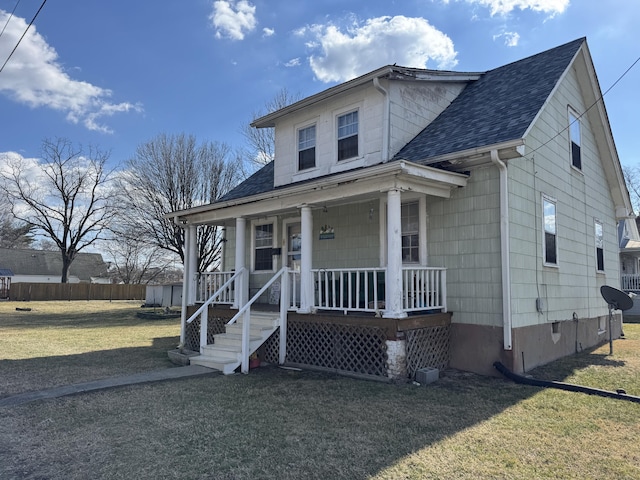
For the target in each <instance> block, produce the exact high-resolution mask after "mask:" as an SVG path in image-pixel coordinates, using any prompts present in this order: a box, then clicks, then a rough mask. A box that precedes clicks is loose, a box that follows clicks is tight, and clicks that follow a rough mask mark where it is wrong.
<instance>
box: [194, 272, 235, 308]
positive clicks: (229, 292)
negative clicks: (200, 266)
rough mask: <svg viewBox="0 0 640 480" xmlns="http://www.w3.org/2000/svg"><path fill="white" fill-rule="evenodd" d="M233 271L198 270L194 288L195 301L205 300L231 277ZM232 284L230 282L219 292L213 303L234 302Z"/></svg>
mask: <svg viewBox="0 0 640 480" xmlns="http://www.w3.org/2000/svg"><path fill="white" fill-rule="evenodd" d="M234 273H235V272H200V273H199V274H198V283H197V288H196V303H200V302H206V301H207V300H208V299H209V298H210V297H211V295H212V294H213V293H214V292H217V291H218V290H220V287H222V286H223V285H225V284H226V283H227V281H228V280H229V279H230V278H231V277H233V275H234ZM233 294H234V284H233V283H231V284H230V285H228V286H227V287H226V288H225V289H224V290H222V291H221V292H220V295H219V296H218V299H217V300H216V302H215V303H225V304H226V303H228V304H232V303H233V302H234V295H233Z"/></svg>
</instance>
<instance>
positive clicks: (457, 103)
mask: <svg viewBox="0 0 640 480" xmlns="http://www.w3.org/2000/svg"><path fill="white" fill-rule="evenodd" d="M584 41H585V39H584V38H580V39H577V40H574V41H572V42H569V43H566V44H564V45H560V46H559V47H555V48H552V49H550V50H547V51H545V52H542V53H539V54H537V55H533V56H531V57H527V58H524V59H522V60H518V61H516V62H513V63H510V64H508V65H504V66H502V67H498V68H495V69H493V70H489V71H488V72H485V73H483V74H482V76H481V77H480V78H479V79H478V80H475V81H471V82H470V83H469V84H468V85H467V86H466V87H465V88H464V90H463V91H462V92H461V93H460V95H459V96H458V97H456V99H455V100H454V101H453V102H452V103H451V105H449V107H447V108H446V109H445V110H444V111H443V112H442V113H441V114H440V115H439V116H438V117H437V118H436V119H435V120H434V121H433V122H431V123H430V124H429V125H428V126H427V127H426V128H425V129H424V130H422V131H421V132H420V133H419V134H418V135H417V136H416V137H415V138H414V139H413V140H411V141H410V142H409V143H408V144H407V145H405V146H404V147H403V148H402V149H401V150H400V151H399V152H398V153H397V154H396V155H395V156H394V158H393V159H392V160H408V161H411V162H416V163H421V164H423V165H428V164H429V163H433V162H430V161H429V159H430V158H433V157H437V156H440V155H445V154H447V153H453V152H459V151H464V150H468V149H472V148H476V147H482V146H487V145H494V144H498V143H502V142H507V141H509V140H515V139H519V138H522V137H523V135H524V133H525V131H526V130H527V128H528V127H529V125H530V124H531V122H533V120H534V118H535V116H536V115H537V113H538V112H539V111H540V109H541V108H542V106H543V105H544V102H545V101H546V100H547V98H548V97H549V95H550V94H551V92H552V90H553V88H554V87H555V86H556V84H557V82H558V80H559V79H560V76H561V75H562V74H563V73H564V71H565V70H566V69H567V67H568V66H569V63H570V62H571V60H572V59H573V57H574V56H575V54H576V52H577V51H578V49H579V48H580V46H581V45H582V43H583V42H584ZM273 171H274V162H271V163H269V164H267V165H265V166H264V167H263V168H262V169H260V170H258V171H257V172H256V173H254V174H253V175H252V176H251V177H249V178H248V179H247V180H245V181H244V182H242V183H241V184H240V185H238V186H237V187H236V188H234V189H233V190H231V191H230V192H229V193H227V194H226V195H225V196H224V197H222V198H221V199H220V200H219V201H218V202H225V201H229V200H236V199H239V198H243V197H248V196H252V195H258V194H260V193H266V192H269V191H271V190H274V189H275V188H274V185H273V182H274V177H273ZM216 203H217V202H216Z"/></svg>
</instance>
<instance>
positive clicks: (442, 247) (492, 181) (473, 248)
mask: <svg viewBox="0 0 640 480" xmlns="http://www.w3.org/2000/svg"><path fill="white" fill-rule="evenodd" d="M427 215H428V226H427V240H428V242H427V248H428V253H429V265H430V266H437V267H446V268H447V306H448V309H449V311H451V312H454V315H453V321H455V322H460V323H471V324H478V325H501V324H502V323H501V322H502V317H501V312H502V290H501V288H502V279H501V266H500V263H501V261H500V197H499V195H498V170H497V169H495V168H493V167H487V168H482V169H478V170H475V171H473V172H472V174H471V177H470V178H469V182H468V183H467V186H466V187H465V188H461V189H458V190H455V191H453V192H452V196H451V198H450V199H434V198H429V199H428V200H427Z"/></svg>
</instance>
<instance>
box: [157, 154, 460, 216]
mask: <svg viewBox="0 0 640 480" xmlns="http://www.w3.org/2000/svg"><path fill="white" fill-rule="evenodd" d="M467 178H468V176H467V175H465V174H461V173H456V172H449V171H446V170H443V169H439V168H433V167H428V166H422V165H416V164H413V163H410V162H403V161H396V162H390V163H386V164H380V165H374V166H370V167H364V168H358V169H354V170H349V171H346V172H342V173H338V174H332V175H327V176H325V177H320V178H314V179H312V180H308V181H303V182H297V183H295V184H291V185H283V186H281V187H274V186H273V162H271V163H269V164H267V165H266V166H264V167H263V168H262V169H261V170H259V171H258V172H256V173H254V174H253V175H252V176H251V177H249V178H248V179H247V180H245V181H244V182H243V183H242V184H240V185H239V186H238V187H236V189H234V190H232V191H231V192H230V193H229V194H227V195H226V196H224V197H222V198H221V199H220V200H219V201H217V202H216V203H213V204H210V205H202V206H200V207H195V208H192V209H189V210H183V211H179V212H173V213H170V214H167V215H166V216H167V217H169V218H174V219H175V220H176V221H177V220H178V219H180V220H181V221H183V222H186V223H193V224H201V223H211V224H223V223H224V221H226V220H230V219H233V218H237V217H251V216H252V215H261V216H264V215H267V214H275V213H279V212H284V211H293V210H295V209H297V208H298V207H300V206H302V205H318V206H321V205H326V204H328V203H335V202H340V201H343V200H346V201H353V200H355V201H357V200H358V199H359V198H361V199H366V198H372V197H374V196H379V195H380V194H381V193H382V192H386V191H389V190H392V189H398V190H402V191H411V192H419V193H422V194H426V195H432V196H437V197H445V198H448V197H449V196H450V192H451V189H452V188H457V187H464V186H465V185H466V183H467ZM257 202H260V206H259V207H257V206H256V203H257Z"/></svg>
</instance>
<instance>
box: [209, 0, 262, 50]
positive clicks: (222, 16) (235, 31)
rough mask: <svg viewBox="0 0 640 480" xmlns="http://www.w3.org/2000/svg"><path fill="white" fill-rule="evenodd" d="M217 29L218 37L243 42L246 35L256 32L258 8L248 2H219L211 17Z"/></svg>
mask: <svg viewBox="0 0 640 480" xmlns="http://www.w3.org/2000/svg"><path fill="white" fill-rule="evenodd" d="M209 18H210V19H211V22H212V23H213V26H214V27H215V29H216V37H217V38H222V37H227V38H230V39H232V40H242V39H244V36H245V34H246V33H249V32H252V31H253V30H255V28H256V25H257V24H258V21H257V20H256V7H255V6H254V5H252V4H251V3H249V2H248V1H247V0H239V1H236V0H217V1H215V2H213V13H212V14H211V16H210V17H209Z"/></svg>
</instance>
